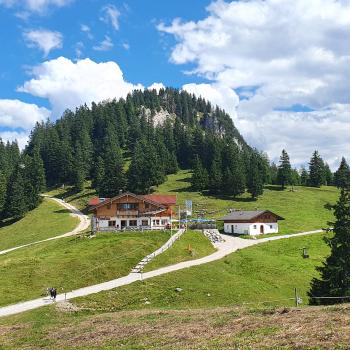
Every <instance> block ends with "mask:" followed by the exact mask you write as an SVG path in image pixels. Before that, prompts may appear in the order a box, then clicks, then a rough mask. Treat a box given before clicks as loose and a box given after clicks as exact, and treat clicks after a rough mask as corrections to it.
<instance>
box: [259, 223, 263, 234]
mask: <svg viewBox="0 0 350 350" xmlns="http://www.w3.org/2000/svg"><path fill="white" fill-rule="evenodd" d="M260 233H262V234H264V225H260Z"/></svg>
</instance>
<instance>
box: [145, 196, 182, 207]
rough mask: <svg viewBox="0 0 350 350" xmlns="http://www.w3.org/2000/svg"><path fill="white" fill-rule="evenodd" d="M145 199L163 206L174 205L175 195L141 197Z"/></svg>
mask: <svg viewBox="0 0 350 350" xmlns="http://www.w3.org/2000/svg"><path fill="white" fill-rule="evenodd" d="M143 197H144V198H145V199H148V200H151V201H153V202H157V203H160V204H163V205H166V206H168V205H175V204H176V195H164V194H147V195H145V196H143Z"/></svg>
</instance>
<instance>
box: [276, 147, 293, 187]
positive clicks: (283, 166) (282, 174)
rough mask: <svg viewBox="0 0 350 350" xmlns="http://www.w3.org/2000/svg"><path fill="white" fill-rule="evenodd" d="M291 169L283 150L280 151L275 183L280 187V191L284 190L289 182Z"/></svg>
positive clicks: (286, 154)
mask: <svg viewBox="0 0 350 350" xmlns="http://www.w3.org/2000/svg"><path fill="white" fill-rule="evenodd" d="M291 177H292V168H291V166H290V161H289V156H288V153H287V152H286V151H285V150H282V154H281V157H280V164H279V166H278V170H277V182H278V184H279V185H281V188H282V190H284V189H285V188H286V185H288V184H289V183H290V181H291Z"/></svg>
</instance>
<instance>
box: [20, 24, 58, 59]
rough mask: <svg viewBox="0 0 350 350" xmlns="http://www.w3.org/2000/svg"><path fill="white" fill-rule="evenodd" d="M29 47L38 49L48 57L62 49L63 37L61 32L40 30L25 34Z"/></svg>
mask: <svg viewBox="0 0 350 350" xmlns="http://www.w3.org/2000/svg"><path fill="white" fill-rule="evenodd" d="M23 36H24V39H25V40H26V42H27V45H28V47H37V48H38V49H40V50H41V51H43V53H44V56H45V57H46V56H47V55H48V54H49V53H50V51H51V50H54V49H60V48H62V46H63V44H62V42H63V36H62V34H61V33H59V32H53V31H50V30H45V29H39V30H30V31H27V32H24V33H23Z"/></svg>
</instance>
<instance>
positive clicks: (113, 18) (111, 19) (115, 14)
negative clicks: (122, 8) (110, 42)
mask: <svg viewBox="0 0 350 350" xmlns="http://www.w3.org/2000/svg"><path fill="white" fill-rule="evenodd" d="M119 17H120V12H119V10H118V9H117V8H116V7H115V6H114V5H107V6H104V7H103V8H102V15H101V17H100V20H101V21H103V22H105V23H108V24H110V25H112V27H113V28H114V29H115V30H118V29H119Z"/></svg>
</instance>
